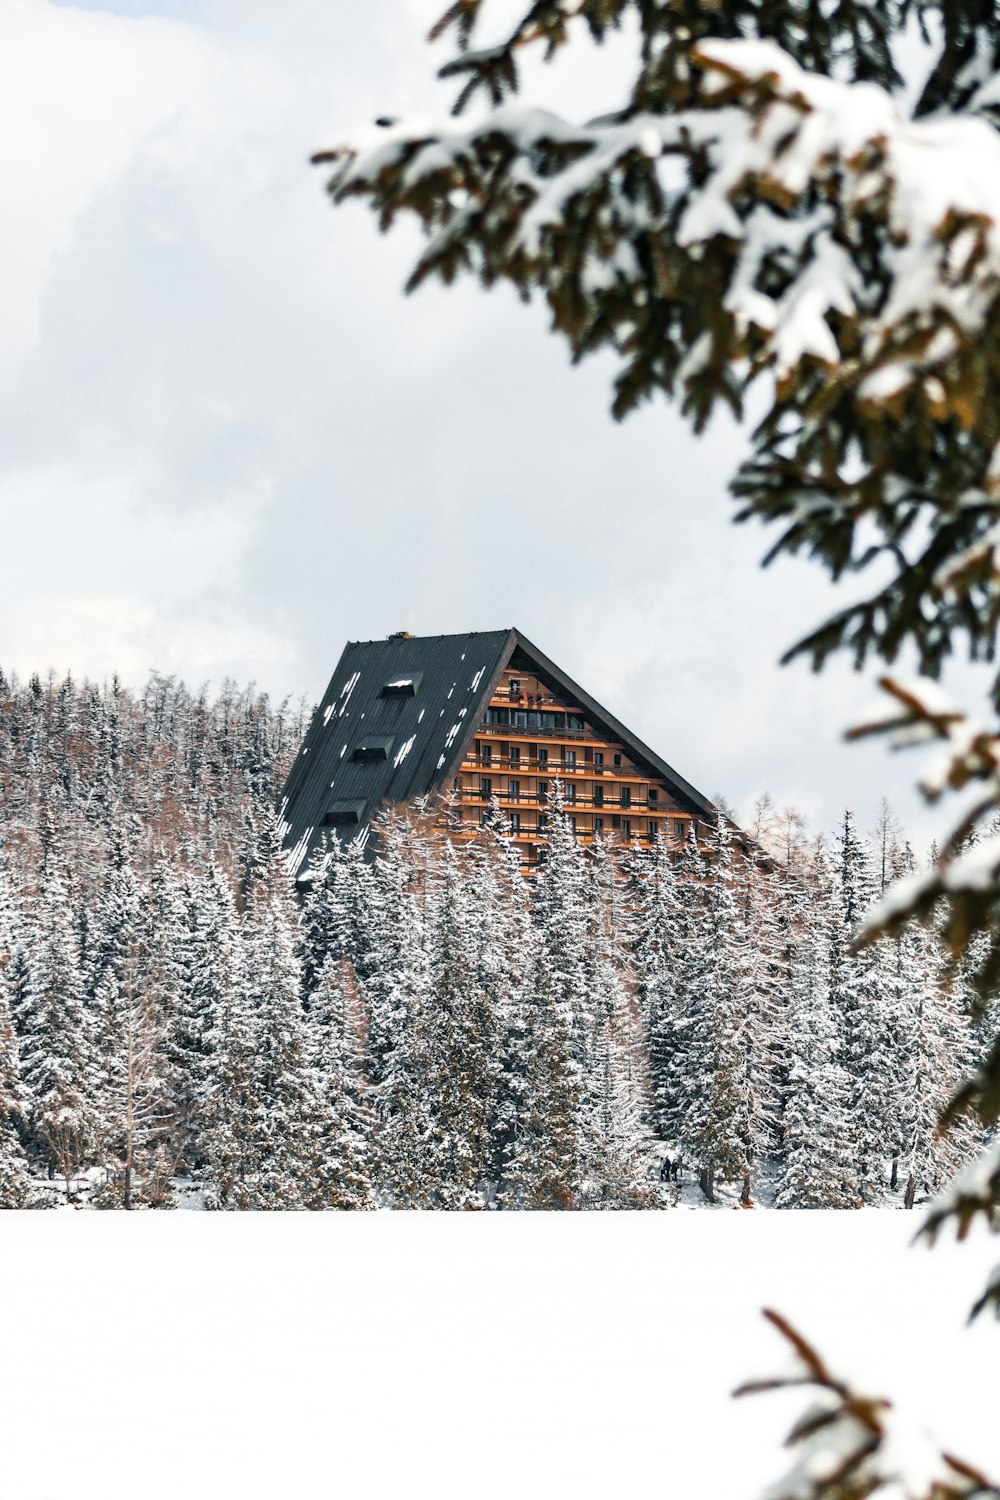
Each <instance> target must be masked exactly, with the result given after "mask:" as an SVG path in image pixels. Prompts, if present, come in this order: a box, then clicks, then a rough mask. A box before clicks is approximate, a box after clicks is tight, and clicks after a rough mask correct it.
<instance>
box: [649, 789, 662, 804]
mask: <svg viewBox="0 0 1000 1500" xmlns="http://www.w3.org/2000/svg"><path fill="white" fill-rule="evenodd" d="M649 800H650V802H659V800H660V794H659V792H658V791H657V790H656V787H655V786H651V787H650V789H649Z"/></svg>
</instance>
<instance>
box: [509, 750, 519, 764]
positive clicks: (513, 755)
mask: <svg viewBox="0 0 1000 1500" xmlns="http://www.w3.org/2000/svg"><path fill="white" fill-rule="evenodd" d="M520 759H521V747H520V745H511V747H510V763H511V765H512V766H516V765H517V763H518V761H519V760H520Z"/></svg>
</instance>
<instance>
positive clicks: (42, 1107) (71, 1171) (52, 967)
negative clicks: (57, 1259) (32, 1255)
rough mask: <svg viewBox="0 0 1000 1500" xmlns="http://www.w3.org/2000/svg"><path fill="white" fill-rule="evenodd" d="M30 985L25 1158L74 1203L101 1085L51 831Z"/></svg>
mask: <svg viewBox="0 0 1000 1500" xmlns="http://www.w3.org/2000/svg"><path fill="white" fill-rule="evenodd" d="M26 949H27V956H28V963H27V979H26V984H25V988H24V993H23V996H22V998H21V1001H20V1003H19V1006H18V1011H17V1015H16V1018H15V1023H16V1027H17V1032H18V1036H19V1039H20V1068H21V1080H22V1084H23V1086H24V1091H25V1103H26V1111H27V1126H28V1149H29V1153H30V1154H31V1155H32V1156H33V1157H34V1158H35V1159H36V1160H37V1162H38V1164H39V1165H40V1166H42V1167H43V1168H44V1169H47V1170H48V1172H49V1175H50V1176H52V1175H54V1174H58V1175H59V1176H60V1177H61V1178H62V1180H63V1184H64V1186H65V1190H66V1194H67V1197H71V1196H72V1194H73V1192H74V1188H75V1182H76V1179H77V1176H78V1174H79V1172H80V1170H81V1168H82V1167H84V1166H85V1165H88V1164H90V1163H91V1162H93V1160H94V1155H95V1149H96V1146H97V1142H98V1139H99V1133H100V1117H101V1102H102V1092H103V1087H104V1079H103V1074H102V1070H101V1066H100V1061H99V1057H98V1052H97V1046H96V1037H95V1027H94V1018H93V1016H92V1014H91V1013H90V1012H89V1011H88V1009H87V1005H86V997H85V991H84V978H83V974H82V973H81V969H80V959H79V949H78V945H77V940H76V933H75V930H74V911H73V904H72V901H71V899H70V894H69V890H68V887H67V883H66V880H65V877H64V875H63V872H62V869H61V867H60V851H59V849H58V847H57V844H56V840H55V837H54V830H52V829H51V828H50V830H49V837H47V838H46V840H45V841H44V845H43V858H42V864H41V868H40V870H39V872H38V890H37V895H36V898H35V901H34V902H33V904H32V908H31V913H30V919H29V920H28V922H27V931H26Z"/></svg>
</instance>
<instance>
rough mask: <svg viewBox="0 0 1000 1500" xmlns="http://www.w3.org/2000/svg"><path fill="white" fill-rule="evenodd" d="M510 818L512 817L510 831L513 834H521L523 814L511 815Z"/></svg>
mask: <svg viewBox="0 0 1000 1500" xmlns="http://www.w3.org/2000/svg"><path fill="white" fill-rule="evenodd" d="M509 817H510V831H511V833H520V832H521V814H520V813H510V814H509Z"/></svg>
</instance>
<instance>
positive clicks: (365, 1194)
mask: <svg viewBox="0 0 1000 1500" xmlns="http://www.w3.org/2000/svg"><path fill="white" fill-rule="evenodd" d="M366 1032H367V1018H366V1016H365V1007H364V1001H363V998H362V994H361V989H360V986H359V985H358V982H357V979H356V978H355V975H354V970H353V969H352V967H351V964H350V962H349V961H348V960H347V959H343V958H342V959H335V958H328V959H327V960H326V962H325V964H324V965H323V970H322V972H321V974H320V976H319V981H318V983H317V984H316V986H315V988H314V990H313V992H312V1000H311V1005H310V1010H309V1037H310V1046H311V1059H312V1067H313V1070H314V1073H315V1076H316V1087H317V1089H318V1093H319V1101H320V1105H319V1110H318V1121H319V1126H318V1141H317V1164H316V1171H315V1175H314V1176H313V1177H312V1178H311V1180H310V1190H309V1195H308V1202H309V1206H310V1207H317V1208H339V1209H352V1208H353V1209H363V1208H371V1207H373V1195H372V1182H371V1163H370V1155H371V1152H370V1140H371V1134H372V1111H371V1106H370V1104H369V1102H368V1080H367V1077H366V1048H365V1037H366Z"/></svg>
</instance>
